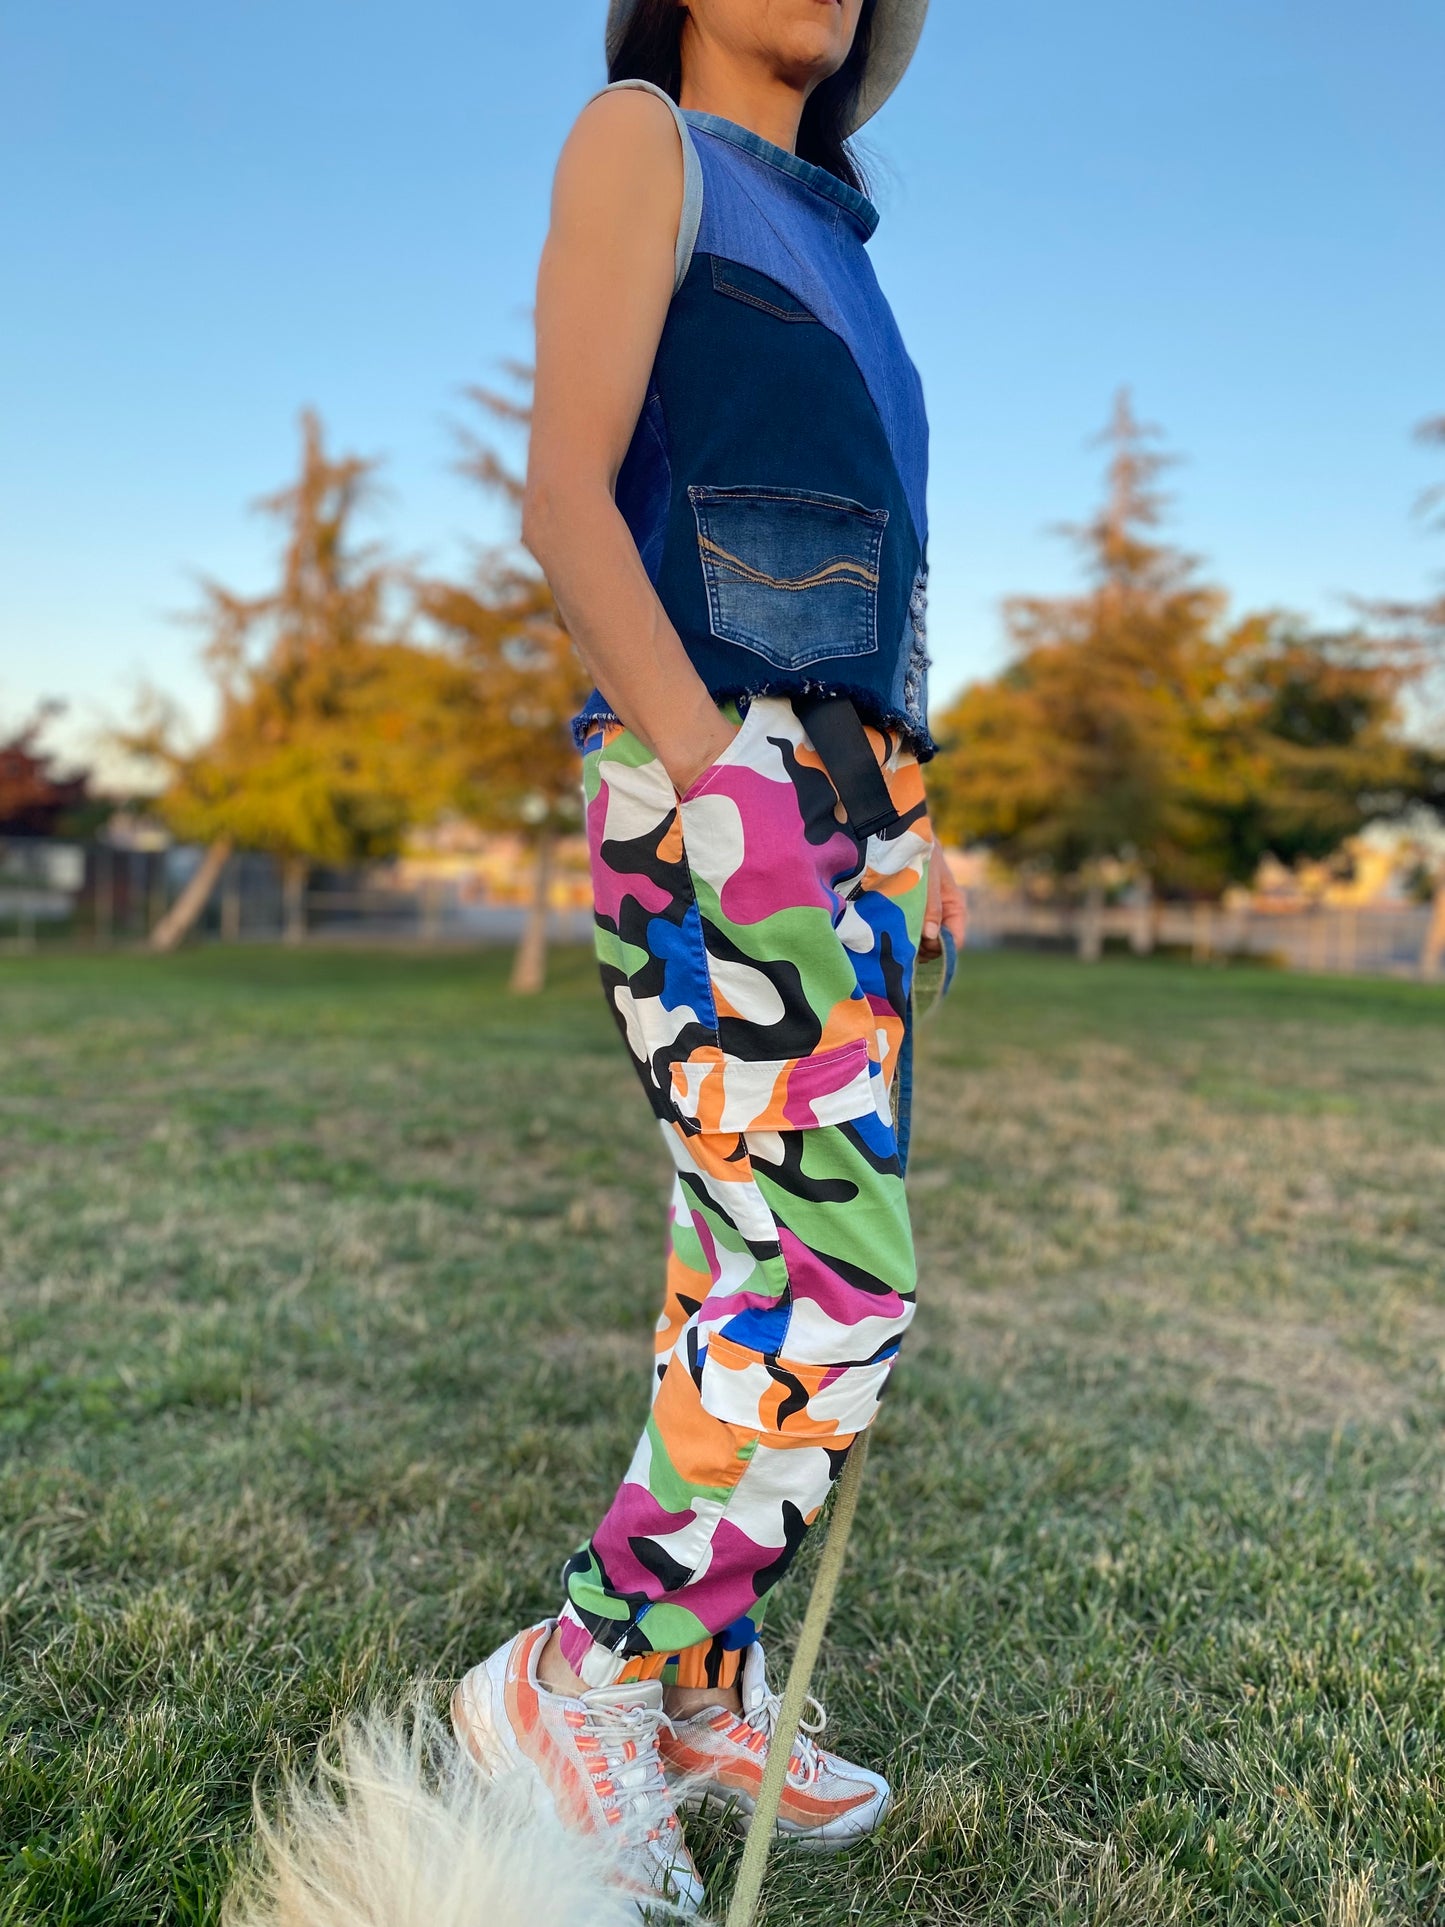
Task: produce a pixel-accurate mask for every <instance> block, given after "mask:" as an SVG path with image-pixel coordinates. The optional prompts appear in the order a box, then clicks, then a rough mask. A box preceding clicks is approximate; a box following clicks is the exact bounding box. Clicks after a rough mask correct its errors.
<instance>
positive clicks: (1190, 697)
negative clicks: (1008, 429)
mask: <svg viewBox="0 0 1445 1927" xmlns="http://www.w3.org/2000/svg"><path fill="white" fill-rule="evenodd" d="M1156 433H1157V431H1155V430H1153V429H1151V428H1148V427H1146V426H1144V425H1143V424H1141V423H1140V422H1138V421H1137V420H1136V418H1135V416H1134V413H1133V410H1132V407H1131V405H1130V401H1129V396H1128V393H1127V391H1123V392H1121V393H1120V394H1119V395H1118V397H1117V398H1116V401H1115V405H1114V412H1113V416H1112V419H1111V421H1110V423H1109V426H1108V427H1107V429H1106V430H1105V431H1104V435H1103V437H1102V438H1101V439H1103V440H1105V441H1106V442H1107V443H1108V444H1109V446H1110V455H1109V461H1108V467H1107V487H1106V491H1105V497H1104V501H1103V503H1102V504H1101V506H1100V508H1099V511H1098V512H1097V514H1096V515H1095V516H1094V517H1093V518H1092V519H1091V520H1090V521H1089V522H1087V523H1085V524H1083V525H1082V526H1069V527H1067V528H1066V529H1065V533H1067V534H1068V535H1069V536H1070V537H1072V539H1073V540H1074V541H1075V543H1076V544H1077V545H1078V546H1079V547H1080V549H1081V550H1082V552H1083V555H1084V558H1085V564H1086V568H1087V571H1088V574H1089V577H1090V581H1089V584H1088V586H1087V588H1086V589H1085V590H1084V592H1083V593H1082V594H1079V595H1073V596H1055V597H1038V596H1016V597H1012V598H1010V600H1009V601H1008V602H1007V603H1005V605H1004V622H1005V627H1006V630H1007V633H1008V638H1009V643H1010V648H1011V654H1012V661H1011V662H1010V664H1009V666H1008V667H1007V668H1006V669H1005V671H1004V673H1003V674H1002V675H1001V676H999V677H998V678H997V679H996V680H994V681H993V682H991V683H987V684H980V685H975V686H974V687H973V688H971V689H968V690H966V691H965V692H964V693H963V695H962V696H961V697H960V698H959V700H958V701H957V702H956V703H955V704H954V705H953V706H952V707H951V708H950V709H949V710H947V711H946V712H945V713H944V715H943V716H942V717H941V719H940V733H941V735H942V736H943V738H944V739H945V743H946V746H947V748H946V754H945V756H944V757H943V758H941V759H940V762H941V763H942V765H943V767H942V768H941V769H939V770H938V773H937V774H936V775H934V776H932V780H931V782H930V796H931V797H932V798H933V799H934V805H933V806H934V808H935V809H936V811H937V813H938V816H939V820H940V823H941V825H942V827H943V828H944V830H945V832H946V833H949V834H952V835H954V836H957V837H959V838H961V839H963V838H980V839H983V840H984V841H987V842H989V843H991V844H993V845H994V847H995V848H996V849H998V850H999V851H1000V852H1001V853H1002V854H1004V855H1005V856H1006V857H1008V858H1009V859H1010V860H1012V861H1014V862H1018V863H1022V864H1025V865H1031V866H1034V867H1038V868H1042V869H1044V870H1046V871H1047V872H1049V873H1051V874H1052V875H1053V876H1055V877H1056V878H1058V879H1060V880H1061V881H1064V882H1066V883H1068V884H1071V885H1075V886H1081V887H1082V890H1083V894H1084V909H1085V914H1084V917H1083V920H1082V924H1081V933H1080V947H1081V951H1082V952H1083V954H1086V955H1091V956H1092V955H1096V954H1097V952H1098V943H1099V939H1098V927H1099V926H1098V912H1099V909H1100V907H1101V904H1102V893H1103V878H1104V871H1105V866H1106V863H1107V862H1108V861H1109V860H1110V859H1112V860H1114V861H1115V862H1119V861H1124V862H1128V863H1130V864H1133V865H1136V866H1137V867H1139V868H1140V869H1141V870H1142V872H1143V874H1144V875H1145V876H1147V877H1149V878H1151V879H1153V880H1155V881H1163V880H1166V879H1167V880H1172V881H1174V882H1176V883H1177V882H1183V881H1185V880H1187V879H1188V878H1189V877H1190V875H1191V872H1192V868H1193V865H1192V860H1191V857H1192V852H1193V850H1194V848H1195V846H1196V845H1197V842H1198V838H1197V835H1196V833H1195V826H1194V824H1193V822H1192V806H1193V792H1194V791H1195V790H1197V789H1200V788H1207V787H1208V784H1209V781H1210V778H1211V774H1212V772H1211V768H1210V765H1209V760H1208V758H1207V757H1204V756H1202V755H1201V754H1200V748H1201V746H1200V743H1199V741H1198V738H1197V732H1196V730H1195V728H1194V726H1193V725H1194V721H1195V718H1196V717H1197V716H1198V714H1199V713H1200V712H1201V711H1202V710H1204V709H1206V708H1207V707H1208V705H1209V703H1210V701H1211V700H1212V698H1213V695H1214V682H1215V679H1216V676H1217V664H1216V662H1215V660H1214V657H1213V655H1212V653H1211V651H1210V649H1209V646H1208V645H1209V642H1210V639H1211V637H1212V636H1213V635H1214V633H1215V631H1216V629H1217V627H1218V625H1219V621H1220V617H1221V615H1222V612H1223V606H1224V598H1223V596H1222V595H1221V593H1220V591H1218V590H1217V589H1214V588H1212V587H1209V586H1207V585H1204V584H1201V583H1200V582H1199V581H1198V580H1197V579H1196V576H1195V564H1194V562H1193V559H1192V558H1191V557H1189V556H1187V555H1184V554H1183V553H1181V552H1180V551H1179V550H1177V549H1175V548H1173V547H1172V546H1171V545H1169V544H1168V543H1166V542H1164V541H1162V540H1160V539H1159V537H1158V534H1157V530H1158V528H1159V525H1160V523H1161V522H1162V520H1163V518H1164V513H1165V498H1164V497H1163V495H1162V493H1161V491H1160V489H1159V486H1158V478H1159V475H1160V472H1161V470H1162V469H1163V468H1164V467H1165V466H1166V465H1167V463H1168V461H1169V459H1170V458H1169V457H1167V456H1165V455H1163V454H1161V453H1159V452H1158V451H1157V449H1156V448H1155V447H1154V446H1153V442H1154V440H1155V437H1156Z"/></svg>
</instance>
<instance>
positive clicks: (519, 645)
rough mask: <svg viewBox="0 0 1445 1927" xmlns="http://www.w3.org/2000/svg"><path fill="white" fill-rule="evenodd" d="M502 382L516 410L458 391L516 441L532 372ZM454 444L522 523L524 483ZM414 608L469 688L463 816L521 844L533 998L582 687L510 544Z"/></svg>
mask: <svg viewBox="0 0 1445 1927" xmlns="http://www.w3.org/2000/svg"><path fill="white" fill-rule="evenodd" d="M511 372H512V374H513V375H514V377H515V378H516V382H517V385H518V387H519V388H520V389H521V391H522V395H523V399H521V400H517V399H513V398H512V397H511V396H508V395H502V394H497V393H494V392H493V391H491V390H489V389H483V388H472V389H469V390H468V391H467V393H468V396H469V398H470V400H471V401H472V402H473V404H474V405H475V406H476V407H477V408H479V409H480V410H481V411H482V413H483V415H484V416H486V417H490V418H491V419H492V420H494V421H501V422H503V423H506V424H508V425H510V426H512V427H513V428H517V429H521V430H523V431H525V429H526V428H527V426H528V425H529V423H530V421H531V409H530V401H529V389H530V379H531V371H530V370H529V369H526V368H513V369H512V371H511ZM459 436H460V440H461V444H462V454H461V459H460V461H459V463H458V467H459V468H460V470H461V472H462V473H463V474H465V475H468V476H469V477H470V478H471V479H472V480H473V481H474V482H476V483H477V485H478V486H479V487H480V488H481V489H482V490H483V491H484V492H486V493H487V494H489V495H491V496H493V497H496V498H500V500H501V501H502V502H503V504H504V505H505V506H506V507H507V509H508V511H509V512H511V513H513V514H519V512H520V508H521V501H522V489H523V482H522V477H521V476H520V475H519V474H518V473H517V471H516V469H515V468H513V467H512V466H511V465H510V464H509V463H508V462H507V461H506V460H505V459H504V458H503V457H502V456H501V455H500V454H499V453H498V452H497V450H496V449H495V448H494V447H493V446H492V445H491V443H490V442H489V441H487V440H485V439H484V438H483V437H482V436H481V435H479V434H477V433H475V432H474V431H472V430H471V429H469V428H463V429H461V430H459ZM417 602H418V607H419V608H420V610H421V611H422V613H423V614H424V615H425V616H426V617H427V618H428V619H429V620H430V621H431V622H432V623H433V624H434V625H435V627H436V629H437V631H438V632H439V634H440V635H441V636H442V638H443V639H444V641H445V643H446V645H447V647H448V649H449V650H450V652H451V654H452V656H453V658H454V660H455V661H456V662H457V663H458V664H459V665H461V666H462V667H463V668H465V670H466V671H467V673H468V674H469V676H470V677H471V678H472V691H471V700H472V703H473V705H474V720H473V728H472V733H471V738H470V741H469V743H468V745H467V748H466V756H465V762H466V770H465V776H464V779H463V786H462V790H461V792H460V794H461V798H462V807H463V808H464V810H465V812H466V814H467V815H468V816H471V817H472V818H473V819H474V820H475V821H477V822H479V823H481V824H484V825H485V826H486V827H487V828H489V829H492V830H496V831H510V832H512V833H514V834H517V835H519V836H520V837H522V838H523V840H524V842H525V844H526V845H527V847H528V849H529V851H530V860H531V871H532V882H531V893H530V904H529V908H528V914H527V922H526V926H525V929H524V932H523V936H522V940H521V942H520V944H519V945H518V948H517V954H516V957H515V959H514V962H513V968H512V978H511V985H512V989H513V990H514V991H519V992H531V991H536V990H540V989H541V988H542V985H543V983H544V981H545V977H546V955H547V921H548V919H547V897H548V890H549V886H550V880H551V872H552V860H553V855H554V851H555V845H556V840H557V838H558V836H559V835H562V834H565V833H566V832H567V831H569V830H575V829H576V828H577V827H578V825H579V823H580V821H581V809H582V804H581V774H580V768H579V760H578V752H577V748H576V745H575V744H574V742H573V740H572V734H571V729H570V726H569V720H570V718H571V717H572V716H573V715H574V714H575V713H576V711H577V710H579V709H580V708H581V706H582V704H583V702H584V701H585V699H586V697H587V694H588V691H589V690H590V688H591V682H590V680H589V679H588V677H587V675H586V673H585V671H584V670H583V668H582V665H581V662H580V659H579V658H578V656H577V654H576V651H575V650H574V649H573V647H572V644H571V641H570V639H569V638H568V635H567V632H566V630H565V628H564V627H563V625H562V619H561V616H560V614H559V612H558V609H557V604H556V602H555V601H554V599H553V596H552V592H551V590H550V588H549V587H548V586H547V582H546V579H545V577H544V576H543V575H542V574H541V572H540V571H539V570H538V569H537V568H536V567H535V565H534V564H533V563H532V562H531V560H530V558H529V557H528V556H526V554H525V552H524V551H522V550H521V549H520V547H519V545H518V544H517V543H516V542H515V541H513V542H509V543H504V544H501V545H496V546H492V547H487V548H482V549H479V550H478V552H477V555H476V561H475V567H474V569H473V572H472V574H471V576H470V578H469V579H467V580H466V581H463V582H459V583H456V582H446V581H440V580H431V579H428V580H421V581H419V582H418V583H417Z"/></svg>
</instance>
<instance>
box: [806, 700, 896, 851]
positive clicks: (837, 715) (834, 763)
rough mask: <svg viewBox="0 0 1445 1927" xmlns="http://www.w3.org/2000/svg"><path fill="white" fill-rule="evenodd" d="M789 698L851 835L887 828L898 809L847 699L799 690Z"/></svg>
mask: <svg viewBox="0 0 1445 1927" xmlns="http://www.w3.org/2000/svg"><path fill="white" fill-rule="evenodd" d="M789 700H790V701H791V702H792V705H793V711H794V714H795V715H796V716H797V718H798V720H799V722H801V723H802V725H803V727H804V729H806V730H807V732H808V735H809V737H810V738H811V739H812V743H813V747H814V748H815V749H816V750H817V752H818V754H819V755H820V756H821V757H822V759H823V767H824V768H825V769H826V770H827V772H828V775H829V776H830V777H831V778H832V782H833V787H834V788H835V789H836V790H837V792H838V795H839V797H840V798H841V800H842V803H843V807H844V809H845V810H846V811H847V812H848V821H849V823H850V824H851V825H852V828H853V834H854V835H855V836H857V837H858V838H860V839H862V840H866V839H867V838H868V837H870V836H876V835H877V834H878V832H879V831H880V830H887V829H891V828H892V827H893V825H894V824H895V823H897V822H899V821H900V820H901V819H900V812H899V810H898V808H897V806H896V805H895V804H894V801H893V798H892V797H891V796H890V795H889V794H888V784H887V782H886V781H885V779H884V775H883V771H882V770H881V769H880V768H879V766H878V759H877V757H876V756H875V755H874V754H873V746H872V744H871V743H870V742H869V741H868V737H867V735H866V733H865V731H864V728H863V719H862V717H861V716H860V715H859V714H858V710H857V706H856V705H855V703H854V702H853V699H852V697H851V696H819V695H807V694H799V695H795V696H792V697H791V698H790V699H789Z"/></svg>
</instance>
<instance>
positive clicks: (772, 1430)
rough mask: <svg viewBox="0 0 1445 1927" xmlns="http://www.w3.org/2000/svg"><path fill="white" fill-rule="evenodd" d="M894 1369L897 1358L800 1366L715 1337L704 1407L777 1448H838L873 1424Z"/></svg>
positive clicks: (705, 1366)
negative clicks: (861, 1362) (791, 1446)
mask: <svg viewBox="0 0 1445 1927" xmlns="http://www.w3.org/2000/svg"><path fill="white" fill-rule="evenodd" d="M892 1368H893V1360H892V1359H891V1358H887V1359H879V1360H876V1361H874V1362H872V1363H869V1364H858V1365H806V1364H800V1363H798V1362H797V1361H795V1360H792V1359H789V1358H786V1357H780V1356H778V1355H776V1354H767V1353H762V1352H755V1351H751V1350H749V1348H748V1347H747V1346H746V1345H739V1344H737V1343H735V1342H734V1340H732V1339H730V1338H726V1337H724V1335H723V1334H722V1333H721V1332H714V1333H713V1335H712V1337H711V1338H710V1339H709V1340H708V1345H707V1352H706V1354H705V1356H704V1358H703V1362H702V1373H701V1377H702V1384H701V1398H702V1405H703V1408H704V1410H705V1411H707V1412H709V1413H711V1415H712V1416H713V1417H714V1418H717V1419H721V1420H722V1421H723V1423H724V1424H727V1425H735V1426H738V1427H740V1428H742V1429H744V1430H746V1431H750V1432H758V1433H761V1434H762V1436H763V1438H764V1439H765V1440H767V1442H768V1443H770V1444H775V1445H794V1446H800V1445H828V1444H836V1442H837V1441H838V1440H839V1439H849V1438H852V1437H853V1436H854V1434H855V1433H858V1432H862V1431H865V1430H866V1429H867V1427H868V1426H869V1425H871V1424H872V1422H873V1419H874V1417H875V1416H876V1414H877V1411H878V1405H879V1402H880V1400H881V1399H882V1397H883V1393H884V1390H885V1388H886V1387H887V1384H888V1375H889V1373H890V1371H891V1370H892Z"/></svg>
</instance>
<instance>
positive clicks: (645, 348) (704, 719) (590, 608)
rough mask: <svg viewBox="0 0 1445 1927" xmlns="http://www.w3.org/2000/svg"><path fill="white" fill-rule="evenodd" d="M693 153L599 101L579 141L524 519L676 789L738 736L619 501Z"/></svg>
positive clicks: (573, 623) (625, 107) (540, 318)
mask: <svg viewBox="0 0 1445 1927" xmlns="http://www.w3.org/2000/svg"><path fill="white" fill-rule="evenodd" d="M681 212H682V151H681V147H680V145H679V142H678V133H677V127H676V124H675V123H674V121H673V119H672V117H671V115H670V114H669V113H668V111H667V108H666V107H665V106H664V104H663V103H662V102H661V101H660V100H656V99H654V98H652V97H650V96H649V95H647V94H644V93H642V92H640V91H635V90H629V91H628V92H625V93H617V94H604V95H602V96H600V97H599V98H598V99H596V100H594V101H592V102H591V103H590V104H589V105H588V106H587V107H585V108H584V109H583V111H582V113H581V115H580V116H579V117H578V120H577V123H576V125H575V126H574V128H573V129H572V132H571V134H570V135H569V136H568V139H567V144H566V146H565V147H564V148H563V150H562V157H561V160H560V161H559V163H558V166H557V178H556V181H555V184H554V186H553V191H552V219H551V226H550V228H549V230H548V234H547V242H546V246H545V247H544V249H543V251H542V264H541V268H540V271H539V273H538V277H537V387H536V401H535V406H534V410H533V417H532V442H531V452H530V457H529V460H528V464H527V489H526V497H525V501H524V503H523V511H522V534H523V539H524V540H525V542H526V544H527V547H528V548H529V549H530V550H531V551H532V554H533V555H534V556H535V557H536V558H537V561H538V562H539V563H540V564H541V566H542V568H543V569H544V570H545V571H546V574H547V579H548V581H549V583H550V584H551V586H552V592H553V594H554V595H555V596H556V598H557V605H558V607H559V609H560V610H561V612H562V619H563V621H564V622H565V623H566V625H567V629H568V633H569V634H570V635H571V637H572V640H573V642H574V643H575V644H576V646H577V650H578V653H579V654H580V656H581V657H582V660H583V662H584V663H585V664H586V666H587V669H588V670H589V672H590V673H591V675H592V676H593V678H594V680H595V681H596V683H597V686H598V688H599V689H600V690H601V691H602V693H603V695H604V696H606V698H607V700H608V702H609V703H610V704H611V705H612V707H613V708H614V709H615V710H616V712H617V714H618V715H619V716H620V717H621V718H622V720H623V721H624V722H625V723H626V724H627V726H628V728H629V729H631V730H633V731H634V732H635V733H636V734H637V735H639V736H640V737H641V738H642V739H643V741H644V742H645V743H647V744H648V745H649V747H650V748H651V749H652V750H653V751H654V752H655V753H656V754H657V755H658V756H659V757H660V758H661V760H662V764H663V767H664V768H665V769H666V770H667V773H668V775H669V776H670V777H671V778H672V782H673V785H674V787H675V788H676V789H677V790H678V791H679V793H681V792H682V791H684V790H686V789H688V788H689V787H690V786H691V784H692V782H693V781H694V779H695V778H696V777H697V776H698V775H699V774H700V773H701V771H702V770H703V769H705V768H706V767H707V765H708V764H709V763H711V762H712V761H713V760H714V759H715V758H716V757H717V756H718V755H719V754H720V753H721V752H722V750H723V749H724V748H725V747H726V746H727V744H728V742H729V741H730V740H731V739H732V736H733V733H734V730H733V725H732V724H731V723H729V722H728V720H727V718H726V717H725V716H723V715H722V714H721V713H720V712H719V710H718V707H717V705H716V703H715V702H714V700H713V698H712V697H711V696H710V695H709V694H708V691H707V686H706V684H705V683H704V682H703V680H702V678H701V677H700V676H699V675H698V673H697V671H696V670H695V669H694V668H693V666H692V664H691V662H690V661H689V659H688V656H687V652H686V650H685V649H684V648H683V645H682V641H681V638H680V637H679V636H678V633H677V631H676V630H675V629H674V628H673V626H672V624H671V623H670V622H669V621H668V619H667V616H666V614H665V613H664V611H663V607H662V604H661V603H660V602H659V601H658V598H657V594H656V592H655V591H654V589H653V587H652V584H651V583H650V582H649V581H648V579H647V572H646V570H645V569H644V568H643V566H642V560H641V557H640V556H639V555H638V553H637V546H636V544H635V543H634V541H633V539H632V536H631V535H630V533H629V532H628V528H627V524H626V523H625V522H624V521H623V519H622V517H621V515H620V514H619V513H618V510H617V505H616V503H615V501H614V500H613V489H614V487H615V485H616V481H617V472H618V470H619V468H620V467H621V466H622V459H623V457H624V455H625V454H626V453H627V447H628V443H629V442H630V441H631V439H632V432H633V429H634V428H635V426H636V424H637V417H638V415H639V414H640V412H641V409H642V404H643V401H644V399H645V397H646V393H647V381H648V377H649V375H650V374H651V372H652V363H653V358H654V356H655V355H656V352H657V343H658V340H659V337H660V336H661V333H662V326H663V322H664V320H665V319H666V316H667V309H668V303H669V302H670V300H671V298H672V278H673V257H674V249H675V246H676V242H677V227H678V221H679V218H680V216H681Z"/></svg>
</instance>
